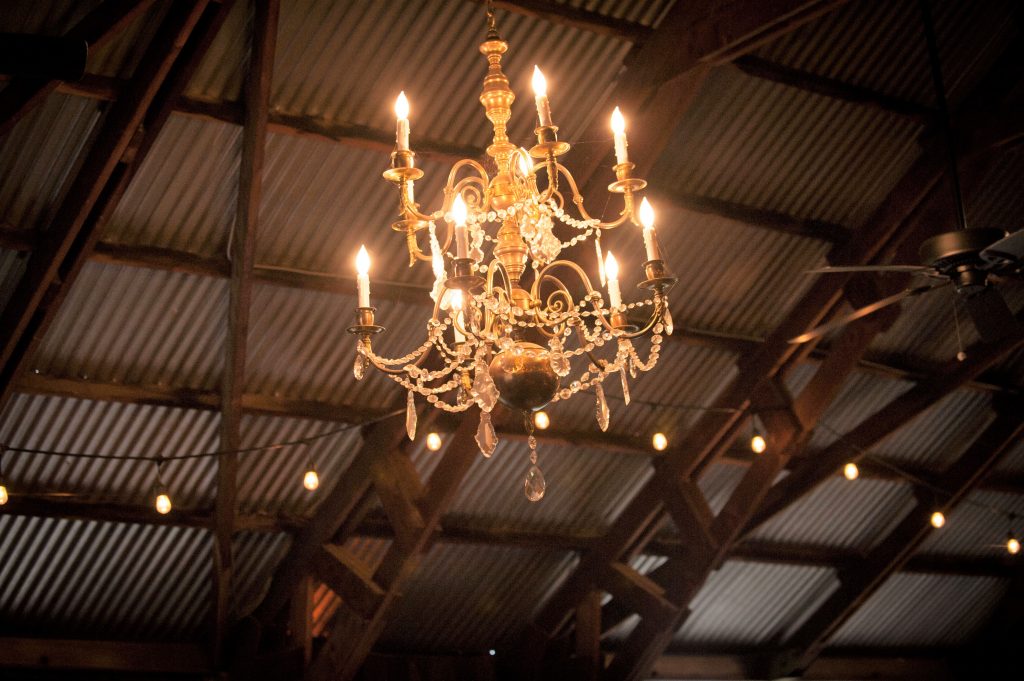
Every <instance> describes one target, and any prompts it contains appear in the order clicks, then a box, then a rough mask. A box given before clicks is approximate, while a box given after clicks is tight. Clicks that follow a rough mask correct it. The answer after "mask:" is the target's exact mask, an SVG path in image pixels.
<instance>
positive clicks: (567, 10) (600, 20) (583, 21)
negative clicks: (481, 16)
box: [473, 0, 651, 42]
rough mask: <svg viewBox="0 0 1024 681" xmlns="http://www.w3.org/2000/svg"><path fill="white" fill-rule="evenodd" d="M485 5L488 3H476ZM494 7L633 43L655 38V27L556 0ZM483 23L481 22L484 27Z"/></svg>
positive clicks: (502, 0) (499, 1) (508, 1)
mask: <svg viewBox="0 0 1024 681" xmlns="http://www.w3.org/2000/svg"><path fill="white" fill-rule="evenodd" d="M473 1H474V2H476V3H478V4H484V0H473ZM493 4H494V6H495V7H496V8H498V9H503V10H506V11H508V12H513V13H515V14H522V15H525V16H528V17H536V18H538V19H543V20H545V21H547V22H550V23H552V24H557V25H559V26H571V27H573V28H576V29H580V30H583V31H589V32H590V33H599V34H602V35H610V36H613V37H615V38H622V39H623V40H629V41H632V42H643V41H644V40H646V39H647V38H648V37H649V36H650V35H651V28H650V27H649V26H646V25H644V24H639V23H636V22H634V21H628V20H626V19H616V18H615V17H610V16H608V15H607V14H601V13H600V12H593V11H590V10H588V9H584V8H582V7H573V6H571V5H564V4H562V3H560V2H552V0H494V3H493ZM482 25H483V22H481V26H482Z"/></svg>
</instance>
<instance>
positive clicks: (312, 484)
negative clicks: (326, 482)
mask: <svg viewBox="0 0 1024 681" xmlns="http://www.w3.org/2000/svg"><path fill="white" fill-rule="evenodd" d="M302 486H303V487H305V488H306V489H308V490H309V491H310V492H315V491H316V489H317V488H318V487H319V486H320V475H319V474H318V473H317V472H316V466H314V465H313V464H312V463H310V464H309V466H308V468H307V470H306V473H305V474H304V475H303V476H302Z"/></svg>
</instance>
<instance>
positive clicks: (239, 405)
mask: <svg viewBox="0 0 1024 681" xmlns="http://www.w3.org/2000/svg"><path fill="white" fill-rule="evenodd" d="M252 5H253V23H252V37H251V42H250V56H249V65H248V69H247V71H246V76H245V84H244V87H243V95H242V101H243V109H244V123H243V126H242V153H241V161H240V164H239V172H238V206H237V210H236V213H235V221H234V225H233V227H232V232H231V238H230V239H229V242H230V251H231V277H230V283H229V287H228V292H229V293H228V324H227V327H228V329H227V338H226V339H225V355H226V356H225V360H224V375H223V379H222V381H221V420H220V443H221V448H222V449H224V450H237V449H240V448H241V447H242V434H241V423H242V413H243V397H244V392H245V376H246V371H245V362H246V350H247V339H248V335H249V311H250V305H251V301H252V285H253V277H252V270H253V263H254V262H255V257H256V236H257V232H258V231H259V208H260V201H261V197H262V184H263V160H264V155H265V147H266V139H267V112H268V111H269V110H270V87H271V77H272V72H273V67H274V52H275V46H276V43H277V23H278V15H279V12H280V5H279V1H278V0H254V2H253V3H252ZM237 473H238V455H237V454H230V453H229V454H222V455H221V456H219V457H217V497H216V504H215V517H214V526H213V535H214V546H213V593H214V604H213V628H214V636H213V645H214V654H213V659H214V661H215V663H216V664H218V665H221V664H223V649H224V642H225V639H226V637H227V634H228V631H229V627H230V619H229V618H230V616H231V593H232V584H233V582H234V556H233V549H232V543H233V535H234V528H235V513H236V512H237V509H236V506H237Z"/></svg>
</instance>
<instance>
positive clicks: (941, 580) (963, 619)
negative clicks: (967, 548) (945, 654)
mask: <svg viewBox="0 0 1024 681" xmlns="http://www.w3.org/2000/svg"><path fill="white" fill-rule="evenodd" d="M1005 591H1006V582H1005V580H1001V579H997V578H995V577H955V576H948V575H933V574H918V573H900V574H895V575H893V576H892V577H890V578H889V580H888V581H887V582H886V583H885V584H883V585H882V587H881V588H880V589H879V590H878V591H876V592H875V594H874V595H873V596H872V597H871V598H869V599H868V601H867V603H865V604H864V605H863V606H861V608H860V609H859V610H858V611H857V612H856V613H855V614H854V615H853V617H851V618H850V619H849V620H848V621H847V622H846V624H844V625H843V627H842V628H841V629H840V630H839V631H838V632H837V633H836V635H835V636H834V637H832V639H831V641H830V642H829V645H831V646H835V647H850V648H857V647H860V648H863V647H869V646H870V647H874V648H887V647H891V648H912V647H926V646H956V645H960V644H963V643H965V642H967V641H969V640H970V639H971V637H972V636H973V635H974V634H975V633H977V631H978V630H979V629H980V627H981V625H982V624H983V623H984V622H985V620H986V619H987V618H988V616H989V614H991V612H992V611H993V610H994V609H995V607H996V605H997V604H998V603H999V600H1000V598H1002V596H1003V594H1004V593H1005Z"/></svg>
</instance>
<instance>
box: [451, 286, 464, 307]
mask: <svg viewBox="0 0 1024 681" xmlns="http://www.w3.org/2000/svg"><path fill="white" fill-rule="evenodd" d="M448 300H449V302H450V303H451V305H452V309H453V310H455V311H456V312H461V311H462V289H458V288H453V289H452V292H451V294H450V297H449V298H448Z"/></svg>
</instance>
